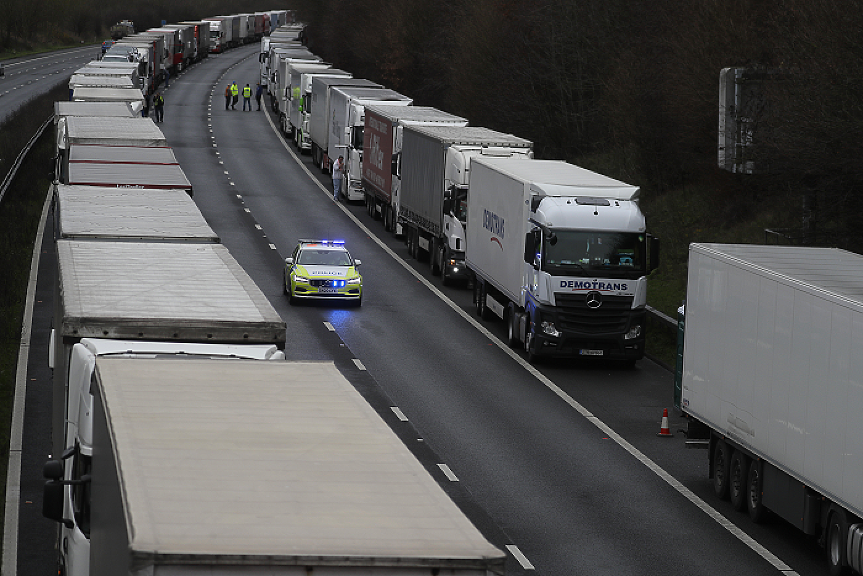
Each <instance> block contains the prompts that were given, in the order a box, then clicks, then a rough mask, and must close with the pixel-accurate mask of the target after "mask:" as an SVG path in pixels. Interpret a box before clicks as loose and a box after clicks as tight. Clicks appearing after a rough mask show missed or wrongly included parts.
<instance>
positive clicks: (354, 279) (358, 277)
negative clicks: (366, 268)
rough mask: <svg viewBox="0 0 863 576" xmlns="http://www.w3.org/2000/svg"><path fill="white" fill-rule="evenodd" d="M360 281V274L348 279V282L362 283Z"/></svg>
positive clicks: (361, 279)
mask: <svg viewBox="0 0 863 576" xmlns="http://www.w3.org/2000/svg"><path fill="white" fill-rule="evenodd" d="M362 283H363V278H362V276H357V277H356V278H351V279H350V280H348V284H362Z"/></svg>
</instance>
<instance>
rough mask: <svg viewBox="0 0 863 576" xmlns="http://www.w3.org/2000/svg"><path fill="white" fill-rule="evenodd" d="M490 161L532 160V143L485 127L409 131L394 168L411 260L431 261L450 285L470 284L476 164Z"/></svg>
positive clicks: (400, 220)
mask: <svg viewBox="0 0 863 576" xmlns="http://www.w3.org/2000/svg"><path fill="white" fill-rule="evenodd" d="M489 156H492V157H499V158H521V159H527V158H532V157H533V143H532V142H530V141H529V140H525V139H523V138H518V137H517V136H513V135H511V134H503V133H501V132H496V131H494V130H490V129H488V128H482V127H473V126H416V125H409V126H405V127H404V131H403V134H402V153H401V156H400V157H399V158H398V159H397V163H396V164H395V165H394V166H393V172H398V171H400V172H401V193H400V200H399V206H398V226H399V227H402V228H404V229H405V230H404V232H405V238H406V241H407V244H408V251H409V252H410V253H411V255H412V256H414V257H415V258H418V257H426V256H427V257H428V259H429V262H430V264H431V266H432V271H433V272H434V273H435V274H438V273H439V274H441V278H442V280H443V282H444V283H445V284H446V283H449V282H450V281H451V280H466V279H468V271H467V268H466V267H465V264H464V253H465V243H466V240H467V238H466V236H465V227H466V226H467V206H468V183H469V182H470V174H471V160H472V159H474V158H479V157H489ZM393 179H394V180H395V179H396V177H395V176H394V177H393ZM396 232H398V230H396Z"/></svg>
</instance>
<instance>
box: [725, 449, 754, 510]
mask: <svg viewBox="0 0 863 576" xmlns="http://www.w3.org/2000/svg"><path fill="white" fill-rule="evenodd" d="M748 465H749V459H748V458H747V457H746V455H745V454H743V452H741V451H740V450H735V451H734V455H732V456H731V473H730V474H729V476H728V480H729V482H728V495H729V497H730V498H731V505H732V506H734V509H735V510H737V511H738V512H742V511H743V510H745V509H746V500H747V490H746V486H747V483H746V481H747V479H748V478H747V476H748V475H749V468H748Z"/></svg>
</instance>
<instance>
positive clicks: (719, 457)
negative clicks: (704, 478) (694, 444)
mask: <svg viewBox="0 0 863 576" xmlns="http://www.w3.org/2000/svg"><path fill="white" fill-rule="evenodd" d="M730 475H731V454H730V450H729V448H728V444H726V443H725V440H720V441H718V442H717V443H716V447H715V448H714V449H713V492H715V493H716V496H717V497H718V498H719V499H720V500H726V499H727V498H728V484H729V482H728V477H729V476H730Z"/></svg>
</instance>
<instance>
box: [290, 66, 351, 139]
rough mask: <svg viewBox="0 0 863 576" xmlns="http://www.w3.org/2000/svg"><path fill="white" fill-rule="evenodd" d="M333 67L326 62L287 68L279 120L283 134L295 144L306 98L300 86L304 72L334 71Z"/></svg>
mask: <svg viewBox="0 0 863 576" xmlns="http://www.w3.org/2000/svg"><path fill="white" fill-rule="evenodd" d="M332 67H333V65H332V64H327V63H326V62H291V63H290V64H289V65H288V66H287V67H286V68H285V74H284V75H283V76H282V79H281V81H282V88H281V90H280V93H279V100H280V103H279V120H280V127H281V130H282V134H284V135H285V136H287V137H288V138H290V139H291V140H293V141H294V143H296V140H297V139H296V133H298V132H299V131H300V123H299V121H300V109H301V108H302V102H301V101H302V98H303V96H304V93H303V91H302V88H301V86H300V84H301V82H302V75H303V72H324V71H326V70H330V69H332ZM336 75H338V74H336ZM309 85H311V82H309ZM295 122H296V123H295Z"/></svg>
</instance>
